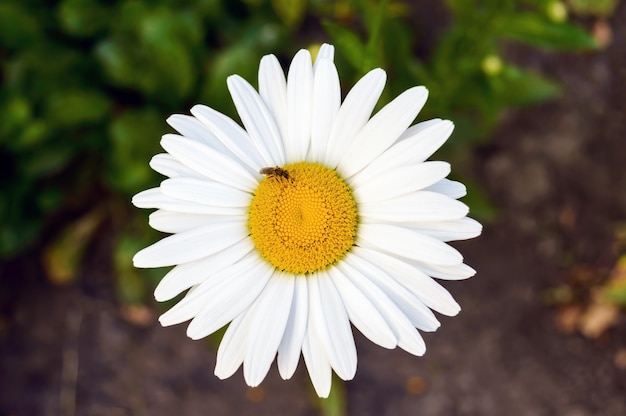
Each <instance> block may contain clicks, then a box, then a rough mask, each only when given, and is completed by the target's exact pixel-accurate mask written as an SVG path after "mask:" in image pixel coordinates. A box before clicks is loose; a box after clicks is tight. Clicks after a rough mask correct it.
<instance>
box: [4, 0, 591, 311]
mask: <svg viewBox="0 0 626 416" xmlns="http://www.w3.org/2000/svg"><path fill="white" fill-rule="evenodd" d="M576 3H577V4H578V5H580V3H582V2H581V1H578V2H576ZM433 4H435V5H437V7H439V8H440V9H441V10H442V11H443V12H444V13H443V14H442V15H441V16H442V17H440V20H441V21H437V22H435V24H436V25H437V28H438V30H439V33H438V36H437V38H436V41H435V44H431V45H424V39H423V37H422V36H420V35H421V34H422V33H423V31H424V28H423V27H415V17H419V16H428V15H429V14H430V13H431V10H430V8H432V7H433ZM555 7H556V8H555ZM559 7H560V8H559ZM563 7H565V6H564V5H563V3H560V2H555V1H554V0H447V1H446V2H445V5H444V4H440V3H437V2H433V1H427V2H424V5H422V2H420V1H413V2H408V1H407V2H400V1H392V0H380V1H379V0H376V1H374V0H337V1H325V0H308V1H307V0H295V1H286V0H238V1H232V0H199V1H196V2H178V1H174V0H155V1H152V2H142V1H132V0H127V1H121V0H120V1H99V0H62V1H58V2H47V1H43V0H5V1H4V2H2V4H0V65H1V68H2V69H1V73H0V77H1V81H2V87H1V90H0V107H1V108H2V110H3V111H2V112H0V156H1V158H2V161H3V163H2V167H1V169H2V176H1V178H0V218H2V226H1V228H0V258H7V257H10V256H12V255H15V254H16V253H18V252H20V250H22V249H23V248H24V247H26V246H28V244H29V243H31V242H33V241H36V239H37V237H38V236H40V235H42V233H43V232H44V231H45V232H46V233H48V234H50V233H52V234H54V233H58V232H59V230H60V227H61V226H63V225H64V224H71V218H70V219H68V216H69V217H75V216H76V215H81V214H82V213H85V212H88V211H90V210H91V209H93V208H94V207H96V206H107V205H108V206H112V207H117V208H111V209H109V211H110V212H109V216H110V217H111V218H112V219H113V220H112V221H111V222H112V223H113V224H114V227H115V232H116V233H119V234H121V235H122V237H121V239H120V240H119V241H123V242H124V243H123V244H119V245H118V246H117V248H115V249H114V250H115V252H116V253H118V254H116V256H115V258H116V259H118V260H119V259H126V260H124V261H127V260H128V257H129V255H128V253H130V252H132V251H134V249H133V250H130V249H128V247H136V246H137V244H136V243H133V241H135V242H136V241H140V240H145V239H147V237H146V234H145V233H146V232H147V231H145V228H147V227H145V226H144V227H127V224H129V223H131V222H133V216H139V215H145V213H141V214H139V213H137V212H136V211H135V210H126V209H123V208H122V209H120V208H119V207H120V206H121V205H122V206H124V205H127V204H128V202H127V201H128V200H129V198H130V196H132V195H133V194H134V193H136V192H138V191H140V190H142V189H146V188H148V187H151V186H155V185H156V184H157V183H158V181H159V177H158V175H157V174H155V173H154V172H152V171H151V170H150V168H149V167H148V161H149V159H150V157H151V156H152V155H153V154H155V153H158V152H159V137H160V136H161V135H162V134H164V133H166V132H168V131H170V130H169V128H168V127H167V125H166V123H165V119H166V117H167V116H168V115H169V114H172V113H181V112H186V110H187V109H188V108H190V107H191V106H192V105H193V104H195V103H205V104H208V105H210V106H212V107H214V108H216V109H218V110H220V111H222V112H225V113H226V114H229V115H231V116H233V117H234V118H235V119H237V116H236V113H235V111H234V106H233V105H232V103H231V101H230V97H229V95H228V91H227V88H226V77H227V76H228V75H231V74H233V73H237V74H240V75H242V76H243V77H245V78H247V79H249V80H251V81H252V82H254V80H255V79H256V71H257V68H258V62H259V59H260V58H261V56H263V55H265V54H267V53H275V54H276V55H278V56H279V58H280V59H282V61H283V63H284V64H287V63H288V60H289V59H290V57H291V56H293V54H294V53H295V51H296V50H297V49H299V48H301V47H307V46H311V45H316V44H319V43H321V42H323V41H327V42H331V43H334V44H335V45H336V47H337V55H336V59H337V62H338V67H339V71H340V73H341V77H342V82H343V83H344V85H343V87H344V88H343V90H344V92H345V91H347V89H348V88H349V86H351V85H352V84H353V83H354V81H355V80H356V79H357V78H358V77H360V76H361V75H362V74H363V73H365V72H366V71H368V70H369V69H371V68H373V67H378V66H379V67H383V68H385V69H386V70H387V71H388V73H389V75H390V76H389V80H388V88H387V89H386V91H385V96H384V97H383V100H382V102H386V101H388V100H389V99H390V98H391V97H393V96H395V95H397V94H398V93H400V92H401V91H402V90H404V89H406V88H407V87H409V86H413V85H418V84H423V85H426V86H427V87H428V88H429V90H430V99H429V103H428V105H427V106H426V108H425V110H424V112H423V114H421V115H420V118H422V119H426V118H432V117H445V118H450V119H452V120H454V121H455V123H456V124H457V129H456V132H455V135H454V136H453V137H454V138H453V140H451V141H450V143H449V144H448V149H447V151H448V152H450V154H451V155H453V156H454V155H456V157H459V155H461V156H463V157H465V158H467V157H468V156H467V155H469V154H471V153H470V152H468V150H470V149H471V147H472V146H475V145H476V144H478V143H480V142H481V140H485V139H486V138H488V137H489V132H490V130H491V129H492V128H493V127H494V126H495V125H496V123H497V122H498V120H499V116H500V115H501V113H502V111H503V110H505V109H507V108H510V107H511V106H518V105H527V104H533V103H537V102H540V101H543V100H545V99H547V98H550V97H553V96H555V95H556V94H558V92H559V88H558V85H557V84H556V83H555V82H554V81H551V80H549V79H547V78H545V77H543V76H542V75H541V74H537V73H534V72H531V71H528V70H525V69H523V68H520V67H517V66H515V65H514V64H513V63H511V62H509V61H507V59H506V55H503V54H502V48H503V47H504V46H505V45H507V44H509V43H503V42H522V43H526V44H528V45H531V46H533V47H541V48H546V49H552V50H566V51H581V50H588V49H591V48H593V47H594V43H593V41H592V39H591V38H590V36H589V35H588V34H587V33H586V32H585V31H584V30H583V29H581V28H580V27H579V26H576V25H573V24H570V23H567V22H566V21H565V20H566V19H565V18H564V15H562V14H559V13H555V12H554V11H555V10H557V11H558V10H561V9H562V8H563ZM446 10H447V14H446V13H445V11H446ZM425 47H427V48H428V50H429V51H430V52H428V53H424V52H423V51H424V50H425ZM470 195H471V196H470V198H474V200H472V199H470V200H469V201H468V202H469V204H470V205H472V206H473V208H475V209H477V211H475V212H476V213H477V214H478V216H482V217H483V218H485V217H488V216H490V215H492V213H493V209H492V208H491V207H490V206H489V203H488V202H487V201H486V199H485V198H483V197H481V195H482V193H481V192H480V189H479V188H478V191H477V192H472V193H471V194H470ZM138 230H141V231H138ZM120 253H121V254H120ZM124 261H122V260H119V261H117V260H116V262H115V263H116V265H117V270H118V272H119V273H120V276H122V277H121V279H122V282H123V281H124V276H128V281H129V282H130V283H129V288H130V289H128V290H122V291H121V293H123V297H124V298H126V299H138V298H140V297H141V296H138V295H137V292H141V291H142V290H143V289H141V285H138V283H137V277H136V272H135V271H132V270H131V269H129V268H126V267H123V266H122V265H121V264H122V263H124Z"/></svg>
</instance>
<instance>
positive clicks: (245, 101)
mask: <svg viewBox="0 0 626 416" xmlns="http://www.w3.org/2000/svg"><path fill="white" fill-rule="evenodd" d="M226 83H227V84H228V90H229V91H230V95H231V97H232V98H233V102H234V103H235V107H236V108H237V112H238V113H239V117H241V122H242V123H243V125H244V126H245V127H246V131H247V132H248V134H249V135H250V138H251V139H252V141H255V142H257V143H262V144H263V147H264V148H266V149H267V150H268V151H269V153H270V156H271V158H272V161H273V163H271V165H280V166H282V165H284V164H285V149H284V147H283V140H282V138H281V135H280V131H279V130H278V126H277V125H276V120H275V119H274V116H273V115H272V113H270V111H269V110H268V108H267V106H266V105H265V102H264V101H263V99H261V97H260V96H259V94H258V93H257V92H256V91H255V90H254V88H252V86H251V85H250V84H249V83H248V82H247V81H246V80H244V79H243V78H241V77H240V76H238V75H231V76H230V77H228V79H227V80H226ZM259 147H261V145H259Z"/></svg>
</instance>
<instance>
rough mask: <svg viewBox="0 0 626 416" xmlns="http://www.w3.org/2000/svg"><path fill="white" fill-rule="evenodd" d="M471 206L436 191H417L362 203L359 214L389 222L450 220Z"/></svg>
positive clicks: (464, 212)
mask: <svg viewBox="0 0 626 416" xmlns="http://www.w3.org/2000/svg"><path fill="white" fill-rule="evenodd" d="M468 212H469V208H468V207H467V205H465V204H464V203H462V202H459V201H457V200H456V199H452V198H448V197H447V196H445V195H442V194H438V193H435V192H426V191H417V192H411V193H410V194H405V195H401V196H399V197H396V198H393V199H388V200H385V201H378V202H370V203H364V204H361V205H360V207H359V215H360V216H362V217H368V218H371V219H375V220H380V221H388V222H419V221H422V222H428V221H448V220H455V219H459V218H462V217H464V216H466V215H467V213H468Z"/></svg>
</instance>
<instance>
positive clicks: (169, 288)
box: [154, 238, 253, 302]
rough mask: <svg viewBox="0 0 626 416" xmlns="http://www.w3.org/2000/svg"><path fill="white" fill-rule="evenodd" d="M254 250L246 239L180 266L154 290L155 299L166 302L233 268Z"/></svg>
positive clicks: (170, 272) (166, 276)
mask: <svg viewBox="0 0 626 416" xmlns="http://www.w3.org/2000/svg"><path fill="white" fill-rule="evenodd" d="M252 249H253V244H252V241H251V240H250V239H249V238H244V239H243V240H241V241H239V242H238V243H235V244H233V245H232V246H230V247H227V248H225V249H223V250H221V251H218V252H217V253H215V254H213V255H211V256H208V257H205V258H202V259H199V260H195V261H192V262H189V263H185V264H179V265H178V266H176V267H174V268H173V269H172V270H170V271H169V272H168V273H167V274H166V275H165V276H164V277H163V279H161V281H160V282H159V284H158V285H157V287H156V289H155V290H154V298H155V299H156V300H157V301H159V302H165V301H167V300H170V299H173V298H174V297H176V296H178V295H179V294H180V293H181V292H182V291H184V290H187V289H189V288H190V287H192V286H196V285H199V284H201V283H202V282H204V281H205V280H207V279H208V278H209V277H210V276H212V275H214V274H216V273H217V272H219V271H221V270H223V269H225V268H227V267H230V266H232V265H233V264H235V263H236V262H237V261H239V260H240V259H242V258H243V257H244V256H246V255H247V254H248V253H250V252H251V251H252Z"/></svg>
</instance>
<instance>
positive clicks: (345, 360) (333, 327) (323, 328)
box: [308, 272, 357, 380]
mask: <svg viewBox="0 0 626 416" xmlns="http://www.w3.org/2000/svg"><path fill="white" fill-rule="evenodd" d="M308 280H309V319H310V322H311V323H313V324H314V325H315V331H316V333H317V336H319V337H320V338H321V341H322V345H323V346H324V349H325V350H326V354H327V355H328V360H329V362H330V365H331V366H332V367H333V369H334V370H335V372H336V373H337V375H338V376H339V377H341V379H343V380H351V379H352V378H353V377H354V374H355V373H356V364H357V357H356V346H355V345H354V338H353V337H352V331H351V329H350V321H349V319H348V314H347V313H346V309H345V307H344V306H343V301H342V300H341V296H340V295H339V293H338V292H337V289H336V288H335V286H334V284H333V282H332V280H331V279H330V277H329V276H328V275H327V274H326V273H324V272H318V274H317V275H312V276H309V278H308Z"/></svg>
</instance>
